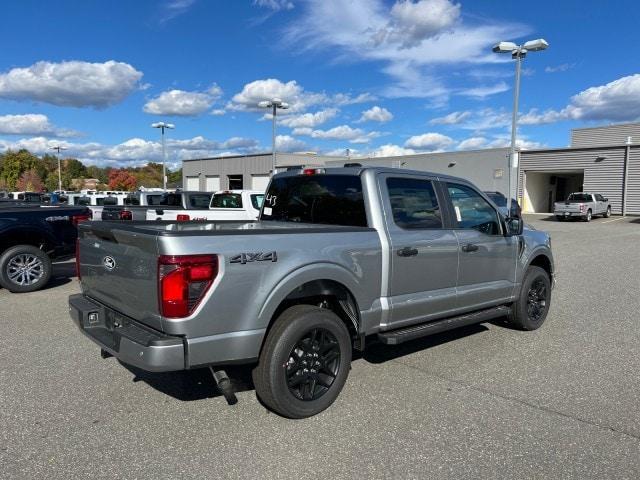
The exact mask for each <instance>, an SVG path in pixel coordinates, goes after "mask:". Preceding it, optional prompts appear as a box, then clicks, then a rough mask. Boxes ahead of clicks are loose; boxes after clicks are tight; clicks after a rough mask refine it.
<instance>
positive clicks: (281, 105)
mask: <svg viewBox="0 0 640 480" xmlns="http://www.w3.org/2000/svg"><path fill="white" fill-rule="evenodd" d="M258 107H260V108H270V109H271V117H272V120H273V124H272V127H271V163H272V164H273V165H272V167H271V175H275V173H276V113H277V111H278V109H281V110H286V109H287V108H289V104H288V103H287V102H283V101H282V100H280V99H279V98H272V99H271V100H263V101H262V102H260V103H258Z"/></svg>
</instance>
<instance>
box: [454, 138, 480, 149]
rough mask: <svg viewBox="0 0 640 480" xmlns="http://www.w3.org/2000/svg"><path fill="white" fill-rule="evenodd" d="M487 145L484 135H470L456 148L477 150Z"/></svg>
mask: <svg viewBox="0 0 640 480" xmlns="http://www.w3.org/2000/svg"><path fill="white" fill-rule="evenodd" d="M486 145H487V139H486V138H484V137H471V138H467V139H465V140H463V141H461V142H460V143H459V144H458V146H457V149H458V150H477V149H479V148H484V147H485V146H486Z"/></svg>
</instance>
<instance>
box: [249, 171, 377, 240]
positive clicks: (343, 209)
mask: <svg viewBox="0 0 640 480" xmlns="http://www.w3.org/2000/svg"><path fill="white" fill-rule="evenodd" d="M261 219H262V220H269V221H279V222H302V223H320V224H325V225H346V226H357V227H366V226H367V215H366V213H365V207H364V199H363V197H362V181H361V180H360V177H357V176H352V175H305V176H295V177H282V178H274V179H273V180H272V181H271V185H270V187H269V191H268V192H267V195H266V196H265V197H264V207H263V209H262V216H261Z"/></svg>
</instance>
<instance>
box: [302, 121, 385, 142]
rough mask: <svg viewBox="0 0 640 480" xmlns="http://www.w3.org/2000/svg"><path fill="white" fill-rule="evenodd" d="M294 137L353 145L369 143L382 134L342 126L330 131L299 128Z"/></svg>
mask: <svg viewBox="0 0 640 480" xmlns="http://www.w3.org/2000/svg"><path fill="white" fill-rule="evenodd" d="M293 134H294V135H308V136H311V137H312V138H319V139H323V140H346V141H349V142H351V143H368V142H369V141H371V139H373V138H376V137H379V136H380V135H381V133H380V132H365V131H364V130H362V129H361V128H353V127H350V126H349V125H340V126H338V127H333V128H330V129H329V130H312V129H310V128H297V129H295V130H294V131H293Z"/></svg>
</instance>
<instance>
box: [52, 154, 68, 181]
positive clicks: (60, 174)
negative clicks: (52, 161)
mask: <svg viewBox="0 0 640 480" xmlns="http://www.w3.org/2000/svg"><path fill="white" fill-rule="evenodd" d="M66 149H67V147H61V146H60V145H56V146H55V147H51V150H55V151H56V152H58V155H57V158H58V192H61V191H62V170H61V169H60V150H66Z"/></svg>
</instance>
